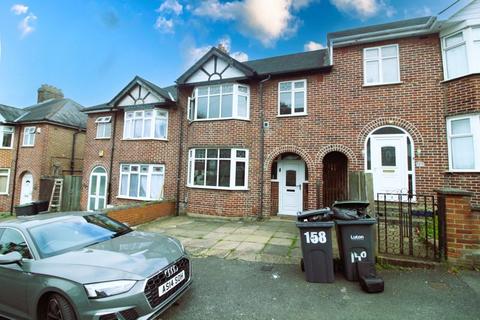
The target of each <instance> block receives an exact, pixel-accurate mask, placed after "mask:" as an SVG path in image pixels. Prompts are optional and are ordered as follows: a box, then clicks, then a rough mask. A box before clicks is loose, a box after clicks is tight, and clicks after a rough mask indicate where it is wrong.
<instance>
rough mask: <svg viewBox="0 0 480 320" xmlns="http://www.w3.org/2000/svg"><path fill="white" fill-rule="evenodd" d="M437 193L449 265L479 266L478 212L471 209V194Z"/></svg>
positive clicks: (479, 218)
mask: <svg viewBox="0 0 480 320" xmlns="http://www.w3.org/2000/svg"><path fill="white" fill-rule="evenodd" d="M437 193H438V202H439V203H438V205H439V208H440V209H441V210H444V211H445V231H446V241H445V242H446V243H445V246H446V258H447V260H448V262H449V263H451V264H454V265H458V266H463V267H469V268H474V267H478V266H480V213H479V212H478V211H476V210H474V209H473V208H472V207H471V198H472V193H471V192H468V191H463V190H459V189H441V190H437Z"/></svg>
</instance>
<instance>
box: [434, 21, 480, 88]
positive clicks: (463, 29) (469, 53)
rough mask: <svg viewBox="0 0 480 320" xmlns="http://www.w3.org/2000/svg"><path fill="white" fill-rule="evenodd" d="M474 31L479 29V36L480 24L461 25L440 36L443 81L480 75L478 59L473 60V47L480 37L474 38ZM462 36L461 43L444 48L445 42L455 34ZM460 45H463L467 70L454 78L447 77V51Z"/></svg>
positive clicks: (479, 40) (479, 41)
mask: <svg viewBox="0 0 480 320" xmlns="http://www.w3.org/2000/svg"><path fill="white" fill-rule="evenodd" d="M474 29H479V31H478V32H479V33H478V34H480V24H478V23H477V24H472V25H468V24H465V23H462V24H460V25H458V26H455V27H454V28H450V29H448V30H446V31H445V32H442V33H441V34H440V45H441V51H442V65H443V80H444V81H449V80H453V79H458V78H461V77H464V76H467V75H470V74H475V73H480V63H478V61H477V60H478V59H475V45H474V44H476V43H480V37H478V38H475V32H474ZM459 33H461V34H462V37H463V41H462V43H457V44H455V45H453V46H451V47H448V48H447V47H446V40H447V38H450V37H452V36H454V35H456V34H459ZM461 45H465V55H466V64H467V70H466V72H465V73H462V74H459V75H457V76H454V77H449V76H448V63H447V56H446V55H447V51H448V50H450V49H454V48H457V47H459V46H461Z"/></svg>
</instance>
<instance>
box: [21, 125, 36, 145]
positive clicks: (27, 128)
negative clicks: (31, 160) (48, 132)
mask: <svg viewBox="0 0 480 320" xmlns="http://www.w3.org/2000/svg"><path fill="white" fill-rule="evenodd" d="M32 129H33V132H29V133H28V135H29V136H30V135H32V136H33V139H32V144H26V143H25V142H26V140H25V138H26V137H27V130H32ZM36 133H37V127H25V128H23V139H22V147H35V135H36ZM27 142H28V141H27Z"/></svg>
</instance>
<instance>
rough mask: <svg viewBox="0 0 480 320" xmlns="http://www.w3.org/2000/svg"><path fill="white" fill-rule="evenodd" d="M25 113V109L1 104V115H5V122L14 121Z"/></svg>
mask: <svg viewBox="0 0 480 320" xmlns="http://www.w3.org/2000/svg"><path fill="white" fill-rule="evenodd" d="M24 113H25V111H24V110H23V109H20V108H15V107H10V106H7V105H4V104H0V115H1V116H2V117H3V119H4V120H5V122H14V121H15V119H17V118H18V117H20V116H21V115H22V114H24Z"/></svg>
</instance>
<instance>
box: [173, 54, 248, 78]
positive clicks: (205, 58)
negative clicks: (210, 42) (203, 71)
mask: <svg viewBox="0 0 480 320" xmlns="http://www.w3.org/2000/svg"><path fill="white" fill-rule="evenodd" d="M214 56H216V57H218V58H220V59H223V60H225V61H226V62H227V63H229V64H231V65H232V66H233V67H235V68H237V69H238V70H240V71H242V72H243V73H244V74H245V75H246V76H247V77H249V76H253V75H254V74H255V71H254V70H253V69H251V68H250V67H249V66H247V65H246V64H244V63H241V62H239V61H237V60H235V59H234V58H232V57H231V56H230V55H228V54H226V53H225V52H223V51H222V50H220V49H218V48H216V47H212V48H210V50H208V52H207V53H205V54H204V55H203V57H201V58H200V59H199V60H198V61H197V62H195V64H194V65H193V66H191V67H190V68H189V69H188V70H187V71H185V72H184V73H183V74H182V75H181V76H180V77H179V78H178V79H177V81H176V82H177V83H178V84H184V83H186V82H187V80H188V78H190V77H191V76H192V75H193V74H194V73H195V72H196V71H197V70H198V69H200V68H201V67H202V66H203V64H204V63H206V62H207V61H208V60H210V58H212V57H214Z"/></svg>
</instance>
